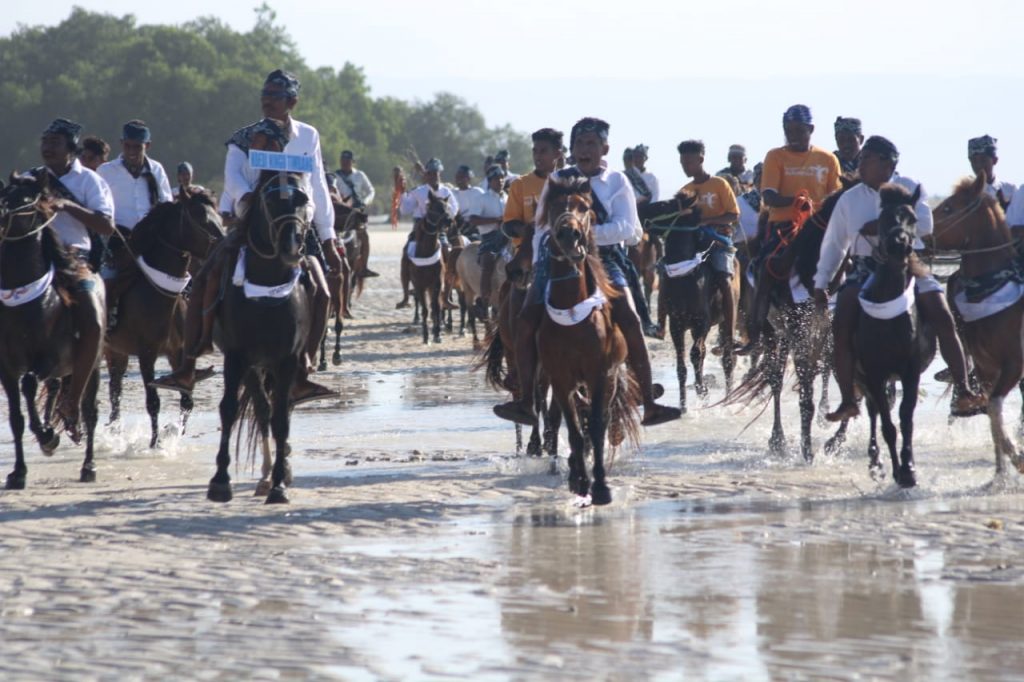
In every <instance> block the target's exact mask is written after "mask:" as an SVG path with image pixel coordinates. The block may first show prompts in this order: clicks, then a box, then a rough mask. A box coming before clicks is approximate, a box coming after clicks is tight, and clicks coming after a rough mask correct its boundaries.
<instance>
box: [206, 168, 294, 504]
mask: <svg viewBox="0 0 1024 682" xmlns="http://www.w3.org/2000/svg"><path fill="white" fill-rule="evenodd" d="M300 187H301V182H300V178H299V176H298V175H297V174H293V173H275V172H271V171H264V172H263V173H262V174H261V176H260V180H259V183H258V184H257V186H256V189H255V190H254V192H253V195H254V200H253V206H252V207H251V208H250V209H249V211H248V213H247V214H246V216H245V218H244V220H243V223H242V224H241V225H239V227H238V228H236V229H239V230H242V233H240V234H241V235H243V237H244V243H245V247H244V250H243V251H242V252H241V253H240V254H239V260H238V263H237V265H236V264H235V263H232V264H229V265H228V269H229V272H230V271H232V270H233V272H234V275H233V276H232V278H231V283H230V285H229V286H227V287H226V291H225V292H224V297H223V300H222V301H221V304H220V307H219V309H218V311H217V318H216V324H215V327H214V338H215V340H216V342H217V344H218V345H219V346H220V348H221V351H222V352H223V353H224V397H223V398H222V399H221V402H220V418H221V437H220V449H219V450H218V452H217V473H216V474H215V475H214V477H213V478H212V479H211V480H210V485H209V489H208V491H207V498H208V499H210V500H212V501H214V502H227V501H229V500H230V499H231V497H232V490H231V476H230V475H229V474H228V466H229V465H230V463H231V454H230V442H231V431H232V428H233V427H234V424H235V420H236V419H237V417H238V411H239V390H240V388H241V387H242V385H243V383H244V385H245V390H246V394H247V396H248V398H249V399H250V400H252V402H253V414H254V421H255V423H256V424H257V426H258V427H260V428H262V425H264V424H266V423H267V422H268V421H269V426H270V430H271V432H272V434H273V437H274V445H275V457H274V467H273V478H272V487H271V489H270V492H269V494H268V495H267V503H268V504H271V503H283V502H288V497H287V494H286V492H285V486H286V483H287V478H288V474H289V467H288V463H287V457H288V454H289V452H290V447H289V445H288V434H289V430H290V426H291V414H290V412H291V410H290V404H289V395H290V392H291V388H292V386H293V384H294V382H295V378H296V376H297V374H298V372H299V369H300V364H299V363H302V362H305V361H306V353H307V347H308V340H309V334H310V328H311V326H312V319H311V318H312V312H311V307H310V301H309V299H310V294H309V292H308V291H307V289H306V287H305V286H304V284H303V282H302V275H301V268H300V264H301V262H302V258H303V251H302V249H303V242H304V234H305V231H306V230H307V229H309V224H308V220H307V217H306V216H307V213H306V210H305V209H306V205H307V204H308V202H309V197H308V196H307V195H306V194H305V192H303V191H302V190H301V189H300ZM268 388H269V390H268Z"/></svg>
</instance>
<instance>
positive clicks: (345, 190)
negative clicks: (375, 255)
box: [334, 149, 380, 278]
mask: <svg viewBox="0 0 1024 682" xmlns="http://www.w3.org/2000/svg"><path fill="white" fill-rule="evenodd" d="M355 164H356V155H355V154H354V153H352V151H351V150H349V149H346V150H344V151H343V152H341V167H340V168H338V169H337V170H336V171H334V189H336V190H337V191H338V195H339V196H340V197H341V198H342V199H343V200H345V201H348V200H349V199H351V201H352V207H353V208H357V209H363V210H366V209H368V208H369V206H370V203H371V202H373V198H374V197H375V196H377V191H376V190H375V189H374V188H373V184H371V183H370V178H368V177H367V176H366V173H364V172H363V171H361V170H359V169H358V168H356V165H355ZM359 251H360V261H361V262H362V263H369V262H370V240H369V239H362V240H360V242H359ZM358 275H359V277H361V278H366V277H379V276H380V274H379V273H376V272H374V271H373V270H371V269H370V268H369V267H364V268H363V271H362V272H360V273H358Z"/></svg>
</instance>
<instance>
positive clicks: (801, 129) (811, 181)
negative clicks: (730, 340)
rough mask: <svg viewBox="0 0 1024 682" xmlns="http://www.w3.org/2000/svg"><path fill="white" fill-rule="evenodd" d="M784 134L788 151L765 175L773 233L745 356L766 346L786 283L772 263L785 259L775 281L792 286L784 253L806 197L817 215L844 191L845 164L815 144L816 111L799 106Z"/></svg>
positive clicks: (765, 244) (764, 252)
mask: <svg viewBox="0 0 1024 682" xmlns="http://www.w3.org/2000/svg"><path fill="white" fill-rule="evenodd" d="M782 129H783V131H784V132H785V135H786V145H785V146H783V147H776V148H775V149H772V150H771V151H769V152H768V154H767V155H766V156H765V158H764V166H763V169H762V176H761V200H762V202H763V203H764V205H766V206H768V207H769V208H768V233H767V234H766V235H762V239H761V247H760V248H761V250H760V253H759V255H758V257H757V259H756V260H755V274H756V277H757V282H756V285H755V287H754V305H753V310H752V311H751V314H750V320H749V322H748V327H749V328H748V330H747V333H748V336H749V337H750V343H748V344H747V345H746V346H745V347H744V348H742V349H741V350H740V353H744V354H745V353H749V352H751V351H752V350H753V349H754V348H755V347H756V346H757V345H758V343H759V341H760V338H761V329H762V327H764V325H765V322H766V321H767V319H768V308H769V306H770V304H771V295H772V291H773V289H774V288H775V286H776V284H777V283H778V282H779V281H780V280H779V279H777V278H776V277H775V276H773V274H772V268H770V267H769V265H770V263H769V262H767V261H768V259H769V258H770V257H772V256H775V257H779V256H782V258H780V260H781V261H782V263H781V267H777V268H775V275H778V276H781V277H785V280H783V281H787V285H788V279H789V271H790V269H792V257H793V256H792V254H791V250H788V251H790V253H787V250H784V249H785V244H786V241H787V240H788V239H789V238H790V237H791V235H792V232H793V230H794V228H795V227H796V223H795V220H796V218H797V215H798V209H799V208H802V207H803V205H804V204H805V203H806V199H805V196H806V198H809V199H810V203H811V206H810V207H807V208H812V209H813V206H814V205H816V204H817V203H819V202H820V201H821V200H822V199H824V198H825V197H826V196H828V195H829V194H831V193H832V192H834V191H836V190H837V189H839V187H840V182H839V175H840V170H839V159H837V158H836V157H835V155H834V154H831V153H829V152H827V151H825V150H824V149H822V148H821V147H815V146H814V145H812V144H811V133H813V132H814V125H813V121H812V118H811V110H810V109H809V108H808V107H807V106H805V105H803V104H794V105H793V106H791V107H790V108H789V109H787V110H786V113H785V114H783V115H782ZM775 252H778V253H775ZM780 273H781V275H780Z"/></svg>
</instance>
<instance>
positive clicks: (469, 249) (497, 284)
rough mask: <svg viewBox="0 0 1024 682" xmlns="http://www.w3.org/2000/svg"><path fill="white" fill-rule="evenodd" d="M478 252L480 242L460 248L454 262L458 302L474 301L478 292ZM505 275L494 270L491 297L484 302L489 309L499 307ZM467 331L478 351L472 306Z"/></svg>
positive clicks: (479, 274)
mask: <svg viewBox="0 0 1024 682" xmlns="http://www.w3.org/2000/svg"><path fill="white" fill-rule="evenodd" d="M479 252H480V242H473V243H472V244H470V245H468V246H464V247H463V248H462V253H461V254H460V255H459V258H458V260H456V261H455V268H456V272H457V273H458V282H459V284H460V294H461V295H460V297H459V300H460V301H462V300H466V301H475V300H476V297H477V295H478V294H479V292H480V286H481V278H482V277H483V274H482V271H481V268H480V262H479V260H478V259H477V255H478V254H479ZM506 277H507V274H506V272H505V268H503V267H496V268H494V276H493V277H492V278H491V297H490V300H489V301H486V303H487V305H488V307H489V308H491V309H497V308H498V307H499V306H500V305H501V297H500V294H501V288H502V286H503V285H504V284H505V279H506ZM484 326H485V327H486V328H487V329H489V328H490V326H491V325H490V324H489V323H488V322H487V321H486V320H485V321H484ZM469 330H470V333H472V335H473V349H474V350H479V349H480V340H479V337H478V336H477V331H476V312H475V311H474V306H469Z"/></svg>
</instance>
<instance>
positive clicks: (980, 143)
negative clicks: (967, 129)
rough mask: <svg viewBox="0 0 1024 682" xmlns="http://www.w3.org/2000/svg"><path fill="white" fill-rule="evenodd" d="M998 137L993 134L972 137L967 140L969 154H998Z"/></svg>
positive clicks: (969, 155)
mask: <svg viewBox="0 0 1024 682" xmlns="http://www.w3.org/2000/svg"><path fill="white" fill-rule="evenodd" d="M998 141H999V140H997V139H996V138H994V137H992V136H991V135H982V136H981V137H972V138H971V139H970V140H968V141H967V156H968V157H971V156H974V155H975V154H988V155H989V156H995V155H996V142H998Z"/></svg>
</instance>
